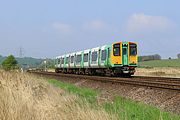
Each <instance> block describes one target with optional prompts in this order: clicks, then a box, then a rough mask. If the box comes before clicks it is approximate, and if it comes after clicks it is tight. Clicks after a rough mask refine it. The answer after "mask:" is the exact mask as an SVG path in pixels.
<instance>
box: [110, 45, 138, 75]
mask: <svg viewBox="0 0 180 120" xmlns="http://www.w3.org/2000/svg"><path fill="white" fill-rule="evenodd" d="M109 62H110V67H111V70H112V73H113V74H115V75H122V74H123V75H133V74H134V73H135V68H136V67H137V64H138V55H137V44H136V43H134V42H117V43H114V44H112V46H111V57H110V61H109Z"/></svg>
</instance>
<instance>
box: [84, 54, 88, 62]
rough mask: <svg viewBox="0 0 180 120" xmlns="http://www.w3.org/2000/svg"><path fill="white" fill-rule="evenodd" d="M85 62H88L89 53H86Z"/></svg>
mask: <svg viewBox="0 0 180 120" xmlns="http://www.w3.org/2000/svg"><path fill="white" fill-rule="evenodd" d="M84 62H88V53H86V54H84Z"/></svg>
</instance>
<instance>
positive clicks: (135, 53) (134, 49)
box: [129, 44, 137, 56]
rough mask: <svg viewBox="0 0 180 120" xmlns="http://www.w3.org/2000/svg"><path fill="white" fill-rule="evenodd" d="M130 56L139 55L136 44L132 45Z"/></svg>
mask: <svg viewBox="0 0 180 120" xmlns="http://www.w3.org/2000/svg"><path fill="white" fill-rule="evenodd" d="M129 52H130V55H131V56H135V55H137V45H136V44H130V51H129Z"/></svg>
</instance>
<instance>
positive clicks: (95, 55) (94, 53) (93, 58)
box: [92, 51, 97, 61]
mask: <svg viewBox="0 0 180 120" xmlns="http://www.w3.org/2000/svg"><path fill="white" fill-rule="evenodd" d="M96 60H97V51H95V52H92V61H96Z"/></svg>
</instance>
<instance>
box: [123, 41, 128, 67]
mask: <svg viewBox="0 0 180 120" xmlns="http://www.w3.org/2000/svg"><path fill="white" fill-rule="evenodd" d="M122 54H123V55H122V59H123V65H128V44H123V47H122Z"/></svg>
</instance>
